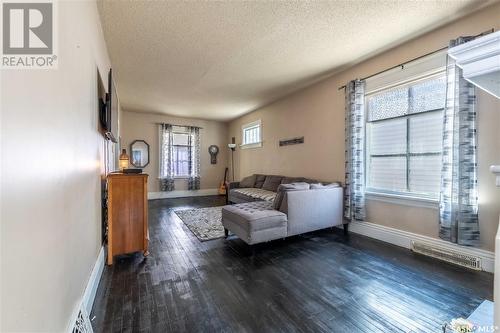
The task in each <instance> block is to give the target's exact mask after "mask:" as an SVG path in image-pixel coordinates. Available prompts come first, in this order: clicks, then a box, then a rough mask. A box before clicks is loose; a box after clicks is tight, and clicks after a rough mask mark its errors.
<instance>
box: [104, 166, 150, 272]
mask: <svg viewBox="0 0 500 333" xmlns="http://www.w3.org/2000/svg"><path fill="white" fill-rule="evenodd" d="M107 180H108V265H112V264H113V257H114V256H115V255H117V254H125V253H132V252H138V251H142V252H143V254H144V256H147V255H148V254H149V252H148V242H149V232H148V198H147V196H148V175H146V174H142V173H141V174H123V173H111V174H109V175H108V177H107Z"/></svg>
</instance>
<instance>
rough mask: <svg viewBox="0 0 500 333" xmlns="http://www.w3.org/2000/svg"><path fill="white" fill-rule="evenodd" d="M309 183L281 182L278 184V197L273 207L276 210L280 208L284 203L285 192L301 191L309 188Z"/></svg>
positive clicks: (275, 198)
mask: <svg viewBox="0 0 500 333" xmlns="http://www.w3.org/2000/svg"><path fill="white" fill-rule="evenodd" d="M308 189H309V184H308V183H291V184H281V185H280V186H278V192H277V193H276V197H274V201H273V208H274V209H276V210H280V208H281V204H282V203H283V199H284V198H285V193H286V192H288V191H301V190H308Z"/></svg>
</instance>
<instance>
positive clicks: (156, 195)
mask: <svg viewBox="0 0 500 333" xmlns="http://www.w3.org/2000/svg"><path fill="white" fill-rule="evenodd" d="M217 194H219V189H217V188H205V189H201V190H194V191H189V190H179V191H169V192H148V200H155V199H169V198H184V197H201V196H205V195H217Z"/></svg>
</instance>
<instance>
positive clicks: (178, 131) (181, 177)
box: [172, 130, 190, 179]
mask: <svg viewBox="0 0 500 333" xmlns="http://www.w3.org/2000/svg"><path fill="white" fill-rule="evenodd" d="M176 134H183V135H187V136H189V133H188V132H186V131H184V132H183V131H180V130H177V131H172V141H173V140H174V136H175V135H176ZM188 140H189V139H188ZM188 142H189V141H188ZM176 147H186V148H187V149H188V152H189V148H190V146H189V143H188V144H186V145H174V144H173V142H172V151H173V152H174V155H175V148H176ZM174 161H175V158H172V163H175V162H174ZM187 162H188V163H189V160H187ZM174 171H175V168H174ZM186 178H189V172H188V174H186V175H176V174H175V173H174V179H186Z"/></svg>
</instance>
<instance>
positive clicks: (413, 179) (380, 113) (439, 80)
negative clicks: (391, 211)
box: [366, 73, 446, 199]
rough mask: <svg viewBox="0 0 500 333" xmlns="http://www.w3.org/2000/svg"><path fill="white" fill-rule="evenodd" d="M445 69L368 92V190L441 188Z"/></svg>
mask: <svg viewBox="0 0 500 333" xmlns="http://www.w3.org/2000/svg"><path fill="white" fill-rule="evenodd" d="M445 99H446V79H445V75H444V73H439V74H436V75H433V76H431V77H426V78H421V79H418V80H413V81H411V82H409V83H405V84H401V85H398V86H395V87H394V86H393V87H391V88H389V89H385V90H382V91H377V92H375V93H372V94H370V93H368V94H367V95H366V108H367V126H366V130H367V140H366V146H367V150H366V151H367V154H366V155H367V156H366V157H367V158H366V178H367V179H366V184H367V191H368V192H378V193H388V194H391V193H392V194H399V195H408V196H418V197H428V198H433V199H436V198H437V197H438V193H439V188H440V179H441V178H440V175H441V151H442V140H443V137H442V133H443V131H442V128H443V110H444V105H445Z"/></svg>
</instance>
